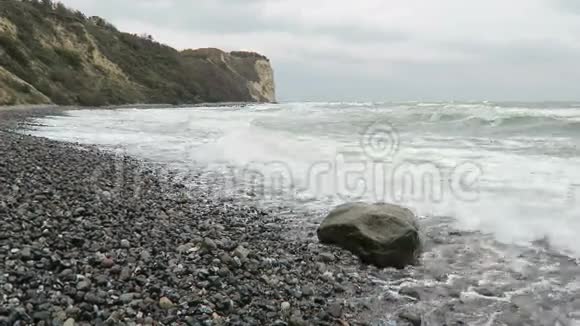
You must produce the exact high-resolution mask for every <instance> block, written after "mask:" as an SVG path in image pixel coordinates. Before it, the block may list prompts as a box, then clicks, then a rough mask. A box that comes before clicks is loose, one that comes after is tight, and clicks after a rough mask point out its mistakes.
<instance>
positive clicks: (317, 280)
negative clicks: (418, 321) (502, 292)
mask: <svg viewBox="0 0 580 326" xmlns="http://www.w3.org/2000/svg"><path fill="white" fill-rule="evenodd" d="M62 110H63V109H61V108H54V107H43V108H23V107H19V108H4V109H2V110H0V121H1V122H0V129H1V131H0V156H1V157H2V159H1V160H0V184H1V187H0V221H1V223H2V227H1V228H0V325H67V326H70V325H358V324H369V323H371V322H372V320H373V316H372V313H371V311H372V309H371V307H370V304H369V303H368V302H367V300H366V298H368V297H369V295H370V294H371V293H373V289H374V286H373V284H372V282H371V281H370V278H369V277H368V276H367V275H366V274H367V273H368V269H367V268H365V267H363V266H361V265H360V263H359V262H358V261H357V259H356V258H355V257H353V256H352V255H351V254H349V253H345V252H342V251H340V250H337V249H335V248H331V247H323V246H321V245H319V244H318V243H316V242H315V241H313V240H308V239H306V240H299V239H296V238H295V237H294V238H290V237H287V236H286V233H287V230H286V228H287V227H288V226H287V225H286V224H285V221H284V220H283V218H281V217H278V216H277V214H276V212H270V211H264V210H262V209H259V208H257V207H252V206H250V205H246V204H241V203H238V202H236V201H235V200H228V199H221V200H216V199H215V198H214V197H212V196H211V193H207V192H199V193H192V191H191V190H189V189H188V190H185V188H184V186H183V185H180V184H174V183H171V182H169V181H167V180H164V179H163V178H161V177H158V176H157V175H156V174H155V173H154V172H153V171H152V170H149V169H148V168H147V165H146V164H144V162H140V161H138V160H135V159H132V158H129V157H119V156H118V155H113V154H111V153H106V152H103V151H100V150H99V149H97V148H95V147H91V146H81V145H79V144H72V143H63V142H56V141H51V140H48V139H44V138H38V137H33V136H29V135H26V134H24V133H22V132H16V131H17V130H18V128H19V127H20V126H22V125H23V124H25V123H26V121H27V119H28V118H31V117H38V116H43V115H48V114H51V115H55V114H60V113H61V112H62ZM313 231H315V230H313ZM290 239H291V240H290Z"/></svg>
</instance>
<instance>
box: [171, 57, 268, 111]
mask: <svg viewBox="0 0 580 326" xmlns="http://www.w3.org/2000/svg"><path fill="white" fill-rule="evenodd" d="M182 55H183V57H184V58H185V60H186V62H187V63H188V65H190V67H192V70H194V71H196V72H197V73H199V72H200V71H203V73H201V74H205V75H206V76H208V78H210V79H212V80H211V84H210V86H211V87H212V89H208V90H207V91H208V92H209V93H210V94H211V95H209V97H215V96H222V97H225V98H231V99H232V101H236V100H237V99H238V98H243V101H253V102H275V101H276V87H275V83H274V70H273V69H272V66H271V64H270V60H269V59H268V58H266V57H265V56H263V55H260V54H258V53H255V52H243V51H237V52H229V53H228V52H224V51H222V50H220V49H215V48H204V49H197V50H186V51H183V52H182ZM204 68H205V69H204ZM214 83H215V84H214ZM215 93H218V94H215ZM219 93H221V94H219Z"/></svg>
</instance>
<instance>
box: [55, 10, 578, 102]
mask: <svg viewBox="0 0 580 326" xmlns="http://www.w3.org/2000/svg"><path fill="white" fill-rule="evenodd" d="M63 2H64V3H65V4H67V5H69V6H71V7H74V8H77V9H79V10H81V11H83V12H85V13H86V14H87V15H99V16H102V17H104V18H106V19H108V20H110V21H111V22H112V23H114V24H115V25H117V26H118V27H119V28H120V29H123V30H128V31H130V32H134V33H150V34H152V35H154V36H155V37H156V38H157V39H158V40H160V41H162V42H164V43H168V44H170V45H172V46H175V47H178V48H188V47H205V46H217V47H223V48H225V49H229V50H233V49H238V48H243V49H249V50H257V51H261V52H264V54H266V55H268V56H269V57H270V58H271V59H272V61H273V63H274V65H275V69H276V76H277V80H278V88H279V90H278V91H279V93H280V95H281V98H282V99H286V100H300V99H309V100H316V99H327V100H331V99H334V100H340V99H349V100H353V99H358V100H363V99H375V100H379V99H387V100H388V99H397V100H399V99H428V98H432V99H478V98H483V99H498V100H502V99H507V100H509V99H517V100H526V99H527V100H542V99H570V98H578V99H580V93H579V92H577V91H576V90H575V87H574V86H572V85H577V84H578V83H579V82H580V69H579V68H575V67H576V66H577V65H576V64H575V61H576V58H578V57H579V56H580V46H579V45H580V21H578V19H577V16H576V15H577V14H579V13H580V4H578V3H577V1H575V0H557V1H548V0H512V1H509V2H506V1H503V0H486V1H483V0H475V1H470V2H466V1H460V0H441V1H437V2H432V1H425V0H409V1H407V2H396V1H394V0H359V1H357V2H340V3H339V2H336V1H330V0H319V1H316V2H312V1H309V0H196V1H189V0H187V1H186V0H143V1H139V2H137V1H129V0H64V1H63Z"/></svg>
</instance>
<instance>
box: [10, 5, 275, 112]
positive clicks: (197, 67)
mask: <svg viewBox="0 0 580 326" xmlns="http://www.w3.org/2000/svg"><path fill="white" fill-rule="evenodd" d="M275 100H276V95H275V85H274V73H273V70H272V67H271V64H270V61H269V60H268V59H267V58H266V57H265V56H263V55H260V54H257V53H253V52H230V53H227V52H223V51H221V50H218V49H199V50H186V51H182V52H180V51H178V50H175V49H173V48H171V47H169V46H166V45H163V44H160V43H158V42H156V41H155V40H153V38H152V37H151V36H149V35H134V34H129V33H123V32H121V31H119V30H117V29H116V28H115V27H114V26H113V25H111V24H109V23H108V22H106V21H105V20H103V19H102V18H99V17H86V16H85V15H84V14H82V13H80V12H78V11H74V10H71V9H68V8H66V7H64V6H63V5H62V4H60V3H56V4H54V3H52V2H51V1H49V0H44V1H35V0H24V1H19V0H3V1H0V105H16V104H60V105H85V106H101V105H116V104H128V103H171V104H188V103H200V102H274V101H275Z"/></svg>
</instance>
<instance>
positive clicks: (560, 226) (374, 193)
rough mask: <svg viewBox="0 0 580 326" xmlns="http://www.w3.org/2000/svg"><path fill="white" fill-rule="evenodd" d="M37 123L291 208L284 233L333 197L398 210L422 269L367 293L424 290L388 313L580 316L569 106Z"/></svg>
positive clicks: (266, 110) (369, 107) (312, 107)
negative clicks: (411, 232) (420, 244)
mask: <svg viewBox="0 0 580 326" xmlns="http://www.w3.org/2000/svg"><path fill="white" fill-rule="evenodd" d="M38 122H39V123H40V124H41V125H42V126H39V127H38V126H37V127H33V133H34V134H36V135H39V136H46V137H49V138H53V139H59V140H66V141H76V142H81V143H86V144H97V145H101V146H102V147H104V148H108V149H112V150H116V151H119V152H121V153H127V154H130V155H134V156H137V157H141V158H144V159H147V160H149V161H152V162H155V163H159V164H161V165H163V166H168V167H170V168H172V169H174V170H177V171H180V172H183V173H181V174H180V175H179V177H180V178H182V179H183V182H185V183H187V176H188V175H191V174H196V175H201V176H202V177H203V178H202V180H205V181H206V184H205V185H206V186H207V187H208V191H209V189H211V191H212V192H215V191H216V190H218V191H219V192H218V193H217V194H218V195H222V196H232V195H233V193H236V194H237V193H238V191H242V190H243V194H244V195H247V196H249V197H251V198H252V200H258V201H260V202H261V203H262V204H263V205H266V206H285V207H290V208H292V209H293V210H294V213H291V214H288V216H289V218H292V219H293V223H295V225H296V229H297V230H302V229H304V230H306V231H308V230H312V229H313V227H314V226H315V225H316V223H317V222H319V220H320V218H321V217H322V216H323V215H324V213H325V212H326V211H327V210H328V209H329V208H330V207H332V206H333V205H335V204H339V203H342V202H345V201H351V200H358V199H360V200H366V201H388V202H396V203H400V204H404V205H406V206H409V207H411V208H412V209H413V210H415V212H416V213H417V214H418V215H420V216H421V217H422V222H423V225H424V230H425V233H426V237H427V239H428V242H429V245H428V249H427V252H426V254H425V256H424V259H423V265H422V266H420V267H417V268H411V269H408V270H406V271H404V272H400V273H401V275H400V277H401V278H400V279H396V280H393V279H392V274H388V273H386V272H379V271H377V272H376V274H377V275H376V278H377V282H379V284H382V285H384V286H385V288H386V289H388V290H389V291H385V295H384V297H383V298H382V299H380V300H388V298H389V296H390V295H391V293H396V292H398V290H399V288H400V287H401V286H403V287H404V286H411V287H414V288H416V289H421V291H420V292H424V293H423V294H422V296H421V301H420V304H416V303H415V302H414V301H413V300H411V299H409V298H397V302H398V304H396V305H392V304H391V306H394V307H395V308H392V307H391V308H390V309H386V310H389V311H390V313H394V312H396V311H397V310H398V309H403V308H404V307H405V305H406V304H405V302H406V301H405V300H410V301H409V302H408V303H409V304H411V305H412V306H413V307H415V308H417V309H420V310H421V313H422V314H423V315H424V320H425V321H426V322H430V323H431V324H435V325H437V324H440V323H442V322H447V323H450V324H452V323H453V320H454V319H457V320H463V321H468V324H470V325H472V324H473V325H496V324H509V325H512V324H513V325H519V324H518V323H509V320H508V319H509V318H512V319H514V318H515V320H520V321H522V320H524V321H525V320H529V324H532V325H536V324H537V325H557V322H560V323H562V324H563V325H567V324H570V325H574V324H573V322H574V321H575V320H577V323H578V322H580V301H578V300H576V301H575V299H574V298H576V297H578V295H579V294H580V279H579V278H578V276H576V275H580V273H579V272H580V267H578V257H580V247H579V246H578V245H577V243H578V241H577V240H576V237H577V234H578V232H580V219H578V218H577V217H578V212H579V205H578V200H580V170H578V169H577V168H576V167H577V166H578V164H579V163H580V150H579V149H578V146H577V145H578V144H579V142H580V105H577V104H574V103H556V104H554V103H532V104H531V103H489V102H481V103H419V102H405V103H286V104H276V105H252V106H245V107H222V108H216V107H211V108H204V107H196V108H179V109H146V110H143V109H140V110H137V109H122V110H114V111H111V110H90V111H71V112H69V113H68V114H67V115H66V116H62V117H48V118H44V119H40V120H39V121H38ZM198 186H199V185H198ZM201 186H203V185H201ZM237 195H239V194H237ZM442 216H446V217H448V218H442ZM453 230H461V231H464V232H455V231H453ZM295 236H307V232H306V233H300V232H297V233H296V234H295ZM390 273H392V272H390ZM381 279H384V281H380V280H381ZM482 289H483V290H482ZM451 290H456V291H459V292H458V293H450V291H451ZM441 291H442V292H441ZM478 291H479V292H485V293H486V295H481V294H478ZM451 292H453V291H451ZM375 299H376V298H375ZM377 304H378V305H379V306H378V307H377V309H384V308H381V307H382V304H381V303H380V301H379V302H378V303H377ZM449 304H452V305H454V306H453V307H454V308H453V309H451V310H453V312H449V310H450V308H449V307H448V306H447V305H449ZM514 307H516V308H514ZM462 309H463V310H465V311H462ZM512 310H513V311H512ZM508 312H510V313H512V312H513V316H508ZM514 316H515V317H514ZM526 318H527V319H526ZM506 320H508V321H506ZM523 324H525V323H523Z"/></svg>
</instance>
